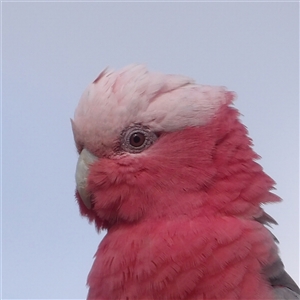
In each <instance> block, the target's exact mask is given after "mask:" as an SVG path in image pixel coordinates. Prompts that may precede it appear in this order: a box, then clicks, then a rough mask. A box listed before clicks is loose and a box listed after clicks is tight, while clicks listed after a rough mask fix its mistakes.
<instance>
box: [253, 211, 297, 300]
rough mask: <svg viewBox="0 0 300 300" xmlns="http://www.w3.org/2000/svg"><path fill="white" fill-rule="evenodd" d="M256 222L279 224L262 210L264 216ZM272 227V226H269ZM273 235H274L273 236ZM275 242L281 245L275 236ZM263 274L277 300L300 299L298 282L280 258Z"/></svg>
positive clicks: (265, 269)
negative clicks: (286, 269) (287, 270)
mask: <svg viewBox="0 0 300 300" xmlns="http://www.w3.org/2000/svg"><path fill="white" fill-rule="evenodd" d="M255 220H256V221H258V222H259V223H261V224H263V225H269V223H272V224H277V222H276V221H275V220H274V219H273V218H272V217H271V216H269V215H268V214H267V213H266V212H264V211H263V210H262V214H261V215H260V216H259V217H257V218H255ZM269 226H270V225H269ZM272 235H273V234H272ZM273 237H274V241H275V242H277V243H279V242H278V240H277V238H276V237H275V236H274V235H273ZM263 273H264V274H265V276H266V278H268V280H269V282H270V284H271V286H272V287H273V289H274V293H275V297H276V298H275V299H277V300H286V299H297V300H298V299H299V300H300V289H299V287H298V285H297V284H296V282H295V281H294V280H293V279H292V278H291V277H290V275H289V274H288V273H287V272H286V271H285V270H284V265H283V262H282V260H281V259H280V258H279V257H278V260H277V261H276V262H274V263H273V264H272V265H269V266H267V267H265V268H264V270H263Z"/></svg>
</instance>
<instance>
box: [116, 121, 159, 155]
mask: <svg viewBox="0 0 300 300" xmlns="http://www.w3.org/2000/svg"><path fill="white" fill-rule="evenodd" d="M156 139H157V135H156V134H155V133H154V132H152V131H150V129H148V128H145V127H144V126H142V125H135V126H133V127H129V128H127V129H126V130H124V131H123V133H122V135H121V148H122V150H124V151H126V152H130V153H140V152H142V151H144V150H145V149H147V148H149V147H150V146H151V145H152V144H153V143H154V142H155V141H156Z"/></svg>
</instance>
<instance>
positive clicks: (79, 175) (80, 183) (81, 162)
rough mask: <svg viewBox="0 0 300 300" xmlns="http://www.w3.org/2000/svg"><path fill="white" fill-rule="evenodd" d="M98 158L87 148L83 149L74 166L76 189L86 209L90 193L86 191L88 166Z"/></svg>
mask: <svg viewBox="0 0 300 300" xmlns="http://www.w3.org/2000/svg"><path fill="white" fill-rule="evenodd" d="M97 159H98V158H97V157H96V156H95V155H93V154H92V153H90V152H89V151H88V150H86V149H83V150H82V151H81V153H80V155H79V158H78V161H77V166H76V174H75V179H76V189H77V191H78V193H79V195H80V197H81V199H82V201H83V203H84V204H85V206H86V207H87V208H88V209H91V207H92V203H91V195H90V194H89V193H88V191H87V178H88V175H89V166H90V165H91V164H92V163H94V162H95V161H96V160H97Z"/></svg>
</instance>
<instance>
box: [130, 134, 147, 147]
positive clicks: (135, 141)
mask: <svg viewBox="0 0 300 300" xmlns="http://www.w3.org/2000/svg"><path fill="white" fill-rule="evenodd" d="M129 141H130V145H131V146H133V147H141V146H142V145H143V144H144V143H145V141H146V137H145V134H144V133H142V132H135V133H133V134H132V135H131V136H130V139H129Z"/></svg>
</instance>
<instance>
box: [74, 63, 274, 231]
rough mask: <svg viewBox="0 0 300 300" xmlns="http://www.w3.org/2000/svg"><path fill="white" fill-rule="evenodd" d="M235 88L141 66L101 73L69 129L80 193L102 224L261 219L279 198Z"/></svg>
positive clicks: (83, 208) (90, 214)
mask: <svg viewBox="0 0 300 300" xmlns="http://www.w3.org/2000/svg"><path fill="white" fill-rule="evenodd" d="M234 98H235V94H234V93H233V92H230V91H227V90H226V88H224V87H217V86H208V85H199V84H196V83H195V82H194V81H193V80H192V79H190V78H188V77H184V76H179V75H165V74H161V73H156V72H149V71H148V70H147V69H146V67H145V66H143V65H130V66H128V67H126V68H123V69H121V70H118V71H113V70H107V69H106V70H104V71H103V72H101V73H100V75H99V76H98V77H97V78H96V79H95V80H94V82H93V83H91V84H90V85H89V86H88V87H87V89H86V90H85V92H84V93H83V95H82V97H81V99H80V101H79V104H78V107H77V109H76V111H75V115H74V120H72V128H73V133H74V139H75V143H76V147H77V150H78V153H79V159H78V163H77V169H76V184H77V187H76V190H77V191H76V197H77V200H78V202H79V205H80V209H81V213H82V214H83V215H85V216H87V217H88V218H89V219H90V220H91V221H95V223H96V226H97V228H110V227H111V226H113V225H115V224H120V223H124V224H125V223H126V224H131V223H136V222H141V221H143V220H147V219H151V220H159V219H165V220H167V219H168V218H174V217H176V218H178V219H180V218H190V219H192V218H197V217H210V216H213V215H234V216H237V217H243V218H255V217H259V215H260V214H261V208H260V204H261V203H265V202H272V201H278V200H279V199H278V197H277V196H275V195H274V194H272V193H270V190H271V189H272V188H273V185H274V182H273V180H272V179H271V178H270V177H269V176H267V175H266V174H265V173H264V172H263V170H262V168H261V166H260V165H259V164H258V163H257V162H256V160H257V158H258V155H257V154H256V153H255V152H254V151H253V150H252V148H251V146H252V142H251V139H250V138H249V137H248V133H247V130H246V127H245V126H244V125H243V124H242V123H241V122H240V120H239V113H238V111H237V110H236V109H235V108H233V107H232V101H233V100H234Z"/></svg>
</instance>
